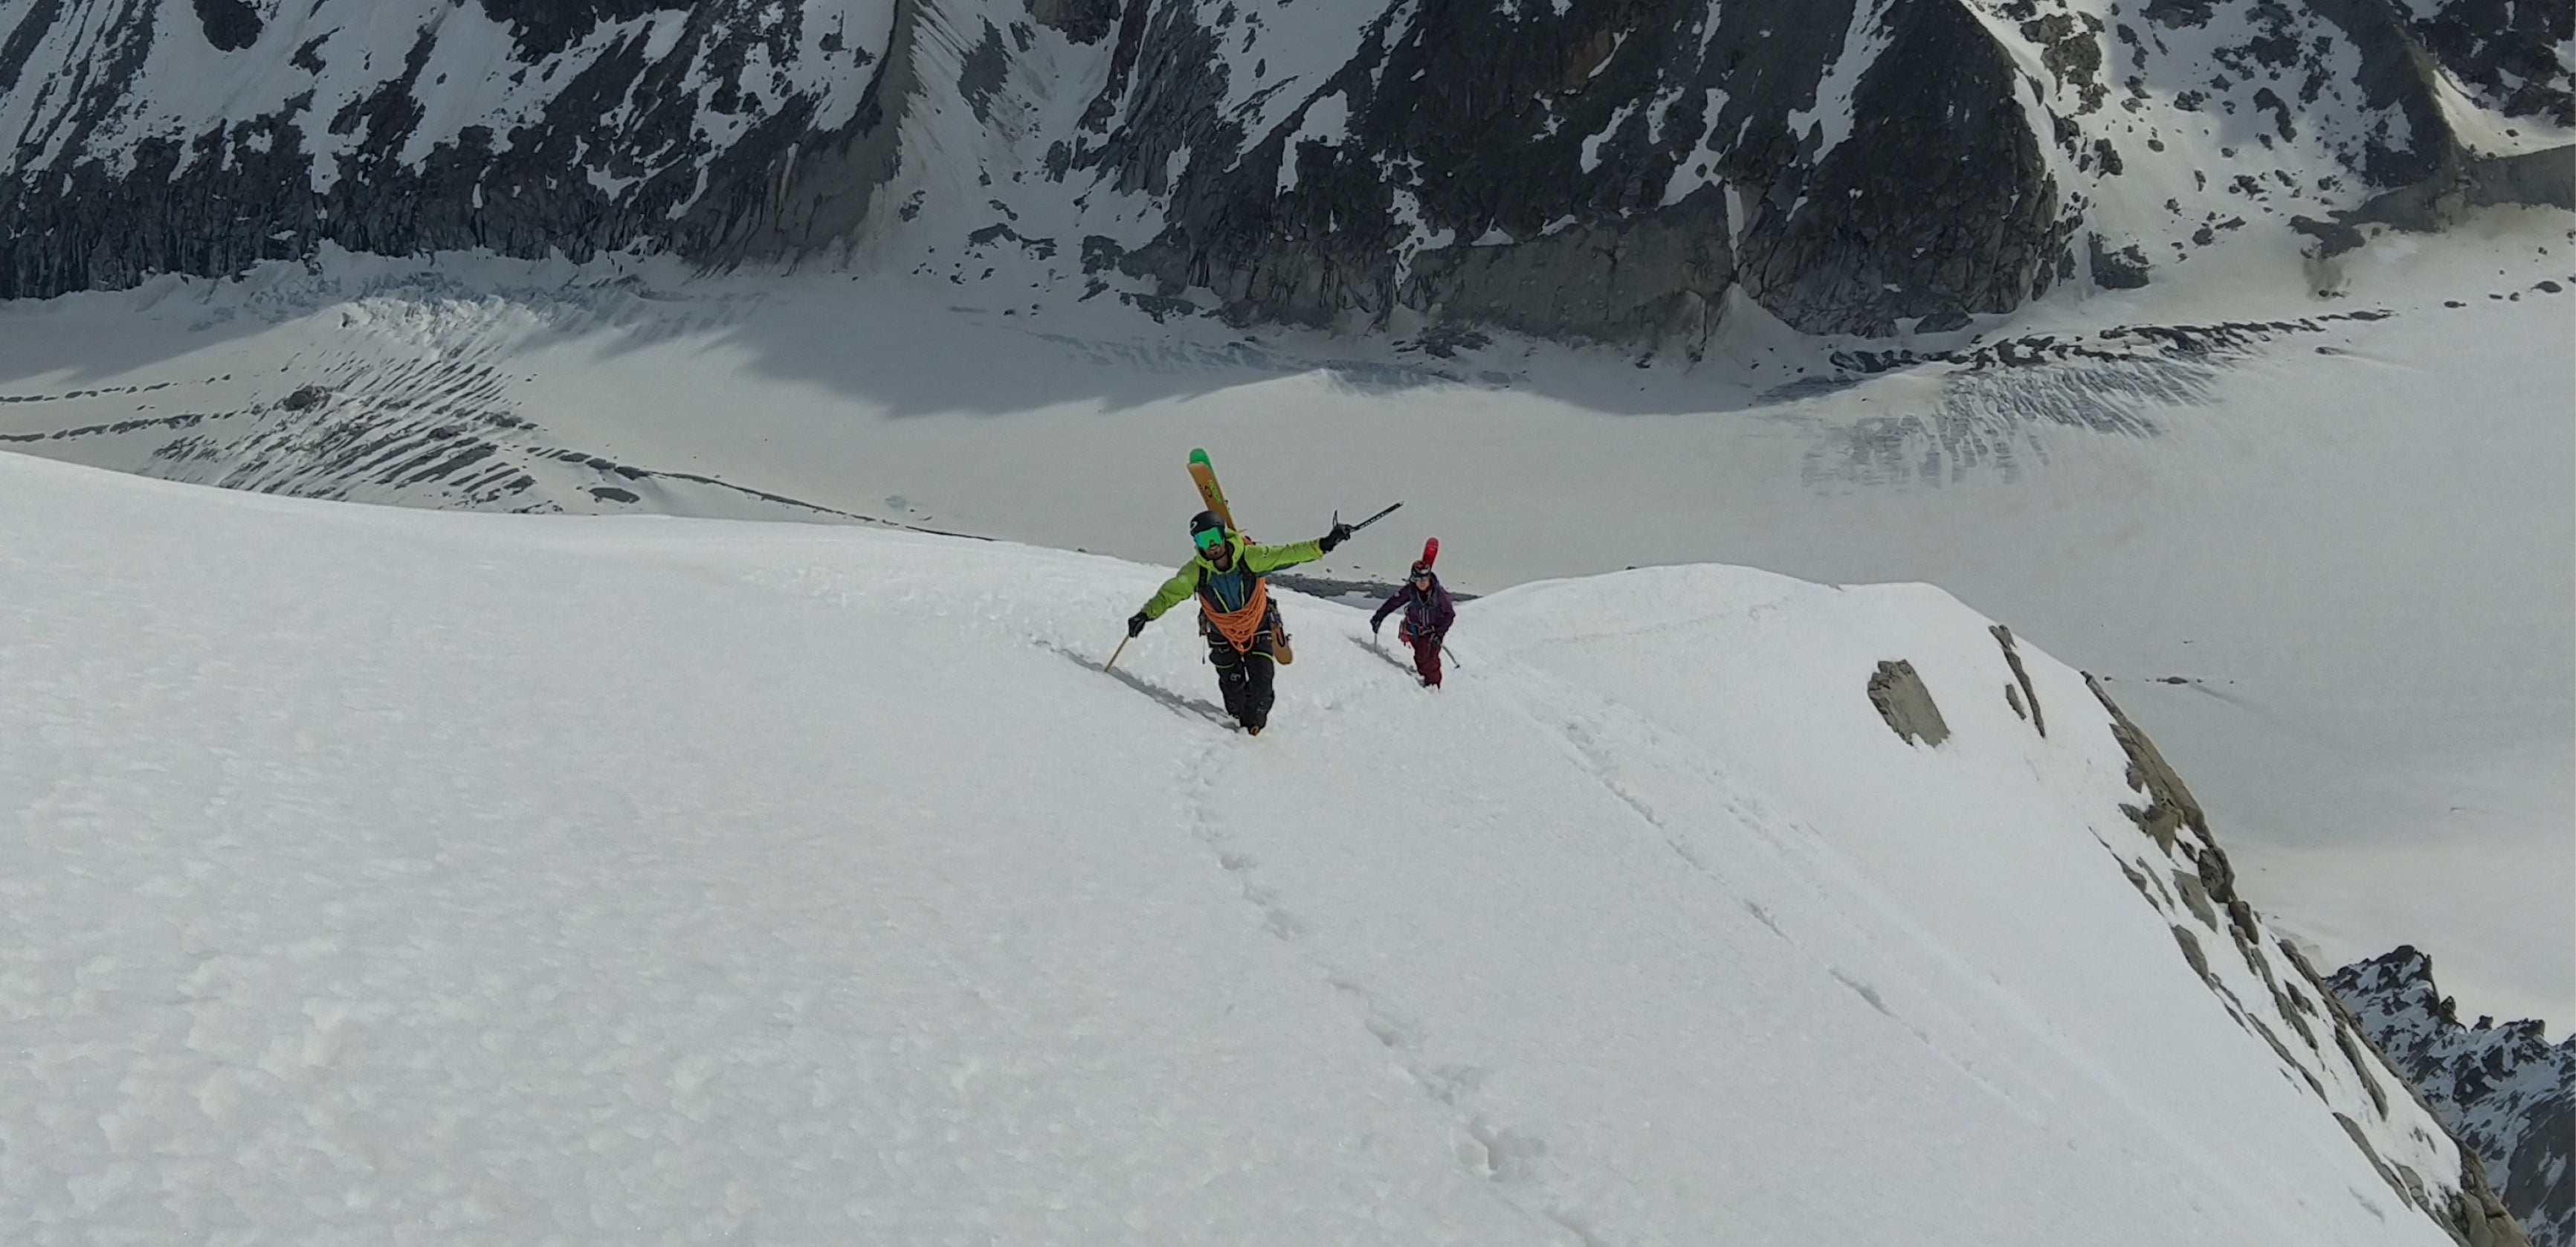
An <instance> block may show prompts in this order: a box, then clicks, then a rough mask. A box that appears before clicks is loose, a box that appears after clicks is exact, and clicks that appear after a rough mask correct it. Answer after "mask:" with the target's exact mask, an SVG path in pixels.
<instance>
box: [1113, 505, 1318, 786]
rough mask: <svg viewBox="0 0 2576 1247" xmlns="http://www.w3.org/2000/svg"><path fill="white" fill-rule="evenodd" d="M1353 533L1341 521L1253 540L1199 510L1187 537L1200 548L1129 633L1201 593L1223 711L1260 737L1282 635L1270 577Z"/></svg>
mask: <svg viewBox="0 0 2576 1247" xmlns="http://www.w3.org/2000/svg"><path fill="white" fill-rule="evenodd" d="M1350 535H1351V526H1350V525H1348V524H1343V523H1338V522H1337V523H1335V524H1334V525H1333V531H1331V532H1329V533H1326V534H1324V535H1323V536H1322V537H1320V538H1318V539H1316V540H1314V541H1298V542H1292V543H1290V544H1288V545H1284V546H1256V545H1254V544H1252V543H1251V542H1249V541H1246V540H1244V539H1243V534H1241V533H1236V532H1228V531H1227V530H1226V526H1225V521H1224V520H1222V519H1219V518H1217V514H1216V512H1214V511H1201V512H1199V513H1198V515H1196V516H1195V517H1193V518H1192V519H1191V520H1190V540H1191V542H1192V543H1194V544H1196V545H1197V546H1198V553H1197V554H1196V555H1193V556H1192V557H1191V558H1190V561H1189V562H1187V563H1184V564H1182V565H1181V570H1180V571H1179V572H1177V573H1175V574H1174V575H1173V576H1172V578H1171V579H1170V580H1167V581H1164V582H1163V587H1162V589H1161V590H1159V591H1157V592H1156V593H1155V594H1154V596H1153V597H1152V598H1151V599H1150V600H1148V601H1147V602H1146V603H1145V609H1143V610H1140V611H1138V612H1136V613H1135V614H1134V615H1131V616H1129V617H1128V619H1127V635H1129V636H1131V637H1132V636H1135V635H1136V634H1137V633H1140V632H1143V631H1144V630H1145V625H1146V624H1148V623H1151V622H1152V621H1154V620H1156V619H1160V618H1162V616H1163V612H1165V611H1167V610H1170V609H1172V608H1173V607H1175V606H1178V605H1180V604H1181V601H1182V599H1184V598H1189V597H1196V598H1198V600H1199V633H1200V634H1201V635H1202V636H1205V637H1206V638H1207V643H1208V661H1209V662H1210V663H1213V664H1215V666H1216V684H1217V691H1218V692H1220V693H1222V694H1224V696H1225V710H1226V713H1227V714H1230V715H1233V716H1234V721H1235V722H1236V723H1239V724H1241V725H1242V726H1243V730H1244V731H1247V732H1250V733H1252V734H1253V735H1255V736H1258V735H1260V734H1261V729H1262V728H1264V727H1266V726H1268V725H1269V723H1270V701H1271V690H1270V677H1271V673H1272V670H1273V663H1274V662H1275V661H1276V658H1277V654H1278V648H1277V646H1278V637H1279V608H1278V607H1277V606H1275V605H1273V604H1272V603H1271V601H1270V581H1269V580H1268V579H1267V575H1268V573H1270V572H1275V571H1277V570H1279V569H1280V568H1282V567H1294V566H1296V565H1297V564H1299V563H1310V562H1313V561H1314V560H1316V559H1319V558H1322V557H1324V556H1325V555H1326V554H1328V553H1330V552H1331V551H1332V549H1333V547H1335V546H1337V545H1340V544H1342V541H1343V539H1344V538H1347V537H1349V536H1350Z"/></svg>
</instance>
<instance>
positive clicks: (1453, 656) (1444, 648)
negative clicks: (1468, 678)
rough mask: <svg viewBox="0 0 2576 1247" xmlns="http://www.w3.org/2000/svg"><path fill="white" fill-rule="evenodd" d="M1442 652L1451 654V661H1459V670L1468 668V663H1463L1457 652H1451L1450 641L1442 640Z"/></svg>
mask: <svg viewBox="0 0 2576 1247" xmlns="http://www.w3.org/2000/svg"><path fill="white" fill-rule="evenodd" d="M1440 652H1441V653H1443V654H1448V655H1449V661H1450V662H1452V663H1457V666H1458V669H1459V670H1461V671H1463V670H1466V667H1467V664H1465V663H1463V662H1458V655H1456V654H1454V653H1451V652H1450V650H1449V643H1448V642H1446V641H1443V642H1441V643H1440Z"/></svg>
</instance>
